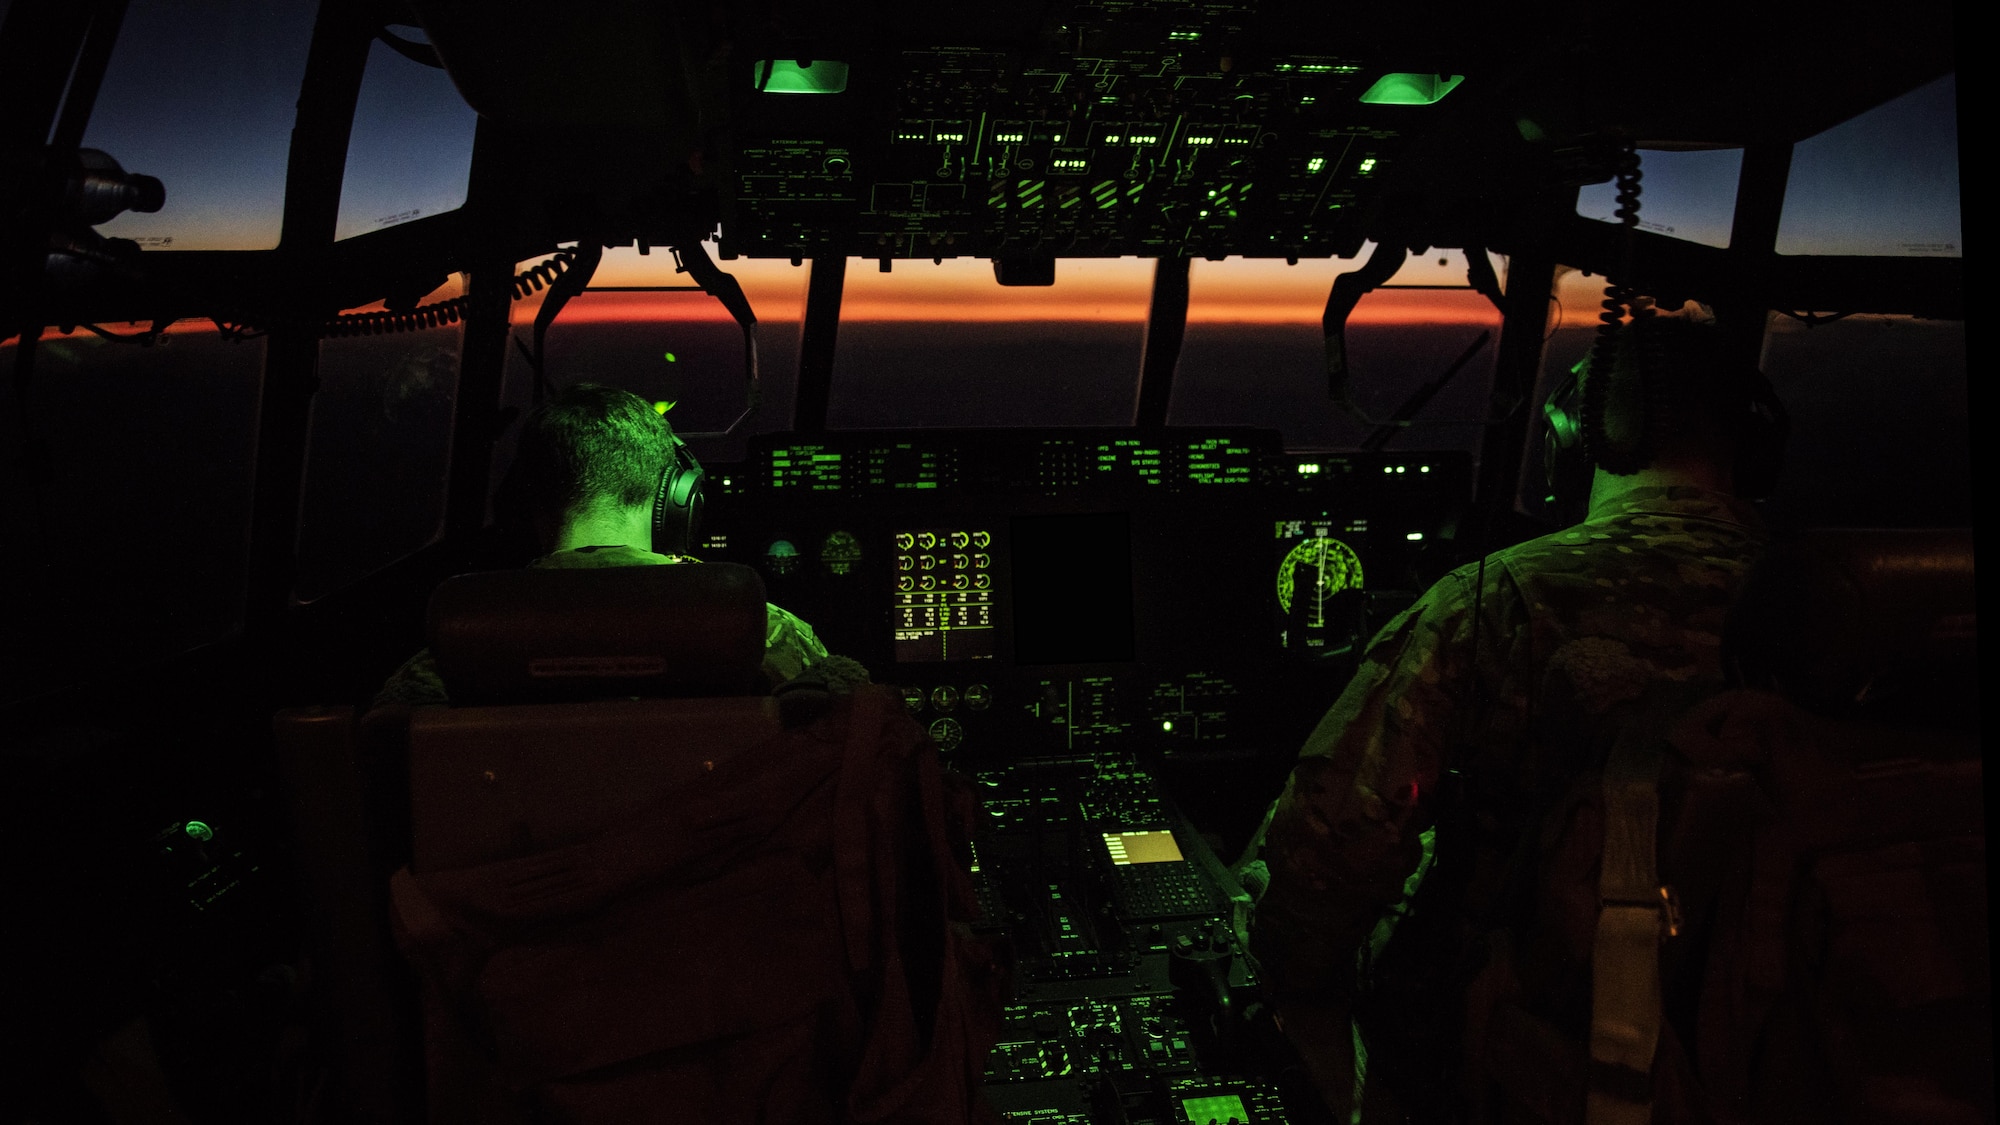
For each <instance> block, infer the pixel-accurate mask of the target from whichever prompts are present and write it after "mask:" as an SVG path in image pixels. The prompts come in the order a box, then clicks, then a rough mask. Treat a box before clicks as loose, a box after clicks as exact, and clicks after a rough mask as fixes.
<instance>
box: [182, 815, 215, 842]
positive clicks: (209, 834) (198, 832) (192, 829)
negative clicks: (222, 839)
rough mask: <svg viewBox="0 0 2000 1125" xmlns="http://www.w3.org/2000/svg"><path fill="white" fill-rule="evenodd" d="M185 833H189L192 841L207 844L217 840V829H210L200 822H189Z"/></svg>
mask: <svg viewBox="0 0 2000 1125" xmlns="http://www.w3.org/2000/svg"><path fill="white" fill-rule="evenodd" d="M184 831H186V832H187V834H188V838H189V839H191V840H200V841H201V842H203V843H207V842H208V841H210V840H213V839H215V829H213V828H210V827H209V826H208V825H206V824H203V823H202V822H201V821H199V820H190V821H188V822H187V827H186V828H185V829H184Z"/></svg>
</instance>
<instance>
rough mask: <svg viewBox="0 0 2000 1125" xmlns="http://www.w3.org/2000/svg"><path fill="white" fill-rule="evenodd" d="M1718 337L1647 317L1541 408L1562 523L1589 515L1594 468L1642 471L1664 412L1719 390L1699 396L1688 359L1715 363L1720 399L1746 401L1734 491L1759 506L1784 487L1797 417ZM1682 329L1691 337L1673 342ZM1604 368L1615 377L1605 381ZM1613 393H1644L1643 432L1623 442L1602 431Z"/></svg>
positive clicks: (1736, 442)
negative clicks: (1782, 473)
mask: <svg viewBox="0 0 2000 1125" xmlns="http://www.w3.org/2000/svg"><path fill="white" fill-rule="evenodd" d="M1714 331H1715V329H1713V328H1712V327H1705V326H1702V325H1701V323H1700V321H1699V320H1698V319H1695V318H1692V317H1682V316H1659V317H1651V316H1647V317H1641V318H1640V319H1637V320H1634V321H1633V322H1632V323H1631V324H1629V325H1626V326H1625V327H1624V328H1623V329H1620V330H1618V331H1616V332H1615V333H1612V334H1609V339H1601V340H1600V341H1599V344H1598V346H1597V347H1594V348H1593V349H1592V353H1591V355H1589V356H1586V357H1585V358H1583V359H1581V360H1579V361H1577V363H1576V365H1575V366H1573V367H1571V368H1570V374H1569V378H1567V379H1565V380H1564V381H1563V383H1562V385H1561V386H1559V387H1557V388H1556V390H1555V391H1554V392H1553V393H1551V394H1550V395H1549V398H1548V401H1547V402H1546V403H1545V404H1544V405H1543V406H1542V416H1543V419H1544V421H1545V422H1546V426H1545V428H1544V430H1543V462H1542V464H1543V468H1544V470H1545V472H1546V474H1547V480H1548V487H1549V496H1550V498H1551V500H1553V501H1554V503H1555V506H1556V509H1557V512H1558V514H1560V515H1561V516H1562V517H1563V518H1564V522H1574V521H1575V520H1576V519H1579V518H1581V516H1582V512H1583V508H1584V506H1585V505H1586V504H1587V503H1588V501H1589V496H1590V480H1591V470H1592V469H1593V468H1596V467H1598V466H1603V467H1604V468H1605V469H1607V470H1608V471H1610V472H1613V473H1619V474H1629V473H1632V472H1636V471H1638V470H1639V469H1640V468H1641V467H1643V466H1644V465H1645V464H1646V463H1647V462H1648V460H1649V459H1650V458H1651V456H1652V447H1653V441H1654V438H1655V437H1656V435H1657V432H1658V429H1659V427H1660V425H1661V424H1662V419H1663V418H1664V417H1665V416H1667V415H1669V414H1671V413H1674V412H1678V411H1680V410H1683V409H1687V408H1688V406H1689V405H1691V404H1690V402H1689V396H1691V395H1693V394H1697V393H1704V394H1705V393H1717V392H1715V391H1714V390H1712V389H1711V390H1697V389H1696V388H1694V387H1692V386H1691V385H1690V381H1689V380H1688V377H1687V374H1686V371H1685V370H1676V367H1679V366H1682V365H1686V364H1689V363H1697V364H1699V363H1707V364H1711V365H1714V370H1713V371H1712V373H1711V374H1712V377H1713V378H1716V379H1718V380H1722V381H1723V384H1722V385H1723V386H1724V387H1725V388H1726V389H1725V390H1724V391H1723V392H1721V393H1726V394H1728V395H1729V396H1730V397H1732V398H1736V399H1737V400H1738V401H1739V403H1740V406H1739V408H1738V409H1735V410H1733V411H1730V412H1729V414H1730V417H1731V418H1732V422H1731V425H1732V428H1733V430H1734V433H1733V434H1731V435H1730V436H1731V439H1732V445H1733V448H1734V453H1735V462H1736V470H1735V481H1734V483H1735V491H1736V495H1738V496H1739V497H1742V498H1744V499H1746V500H1761V499H1764V498H1766V497H1768V496H1770V495H1771V493H1772V492H1773V491H1774V490H1775V489H1776V487H1777V483H1778V471H1779V468H1780V467H1781V466H1782V464H1783V462H1784V451H1785V443H1786V440H1787V438H1788V437H1789V436H1790V433H1791V422H1790V418H1789V416H1788V415H1787V414H1786V412H1785V407H1784V404H1783V403H1782V402H1780V401H1779V399H1778V396H1777V393H1776V392H1775V391H1774V390H1773V389H1772V388H1771V382H1770V380H1769V379H1767V378H1765V376H1764V374H1763V372H1761V371H1758V370H1757V369H1755V368H1753V367H1745V366H1743V365H1742V364H1740V363H1733V362H1730V361H1728V360H1727V359H1726V358H1725V357H1724V356H1723V355H1722V354H1721V352H1720V349H1719V348H1717V347H1714V346H1713V343H1714V341H1715V340H1716V338H1715V337H1713V336H1712V335H1708V334H1710V333H1713V332H1714ZM1675 333H1679V334H1686V338H1685V339H1683V340H1680V341H1674V340H1671V339H1668V338H1665V337H1667V336H1668V335H1669V334H1675ZM1697 341H1706V346H1695V345H1696V342H1697ZM1677 344H1678V346H1676V345H1677ZM1675 353H1678V354H1675ZM1599 368H1602V369H1603V370H1605V371H1608V372H1609V373H1610V378H1609V379H1599V378H1597V377H1596V376H1595V372H1596V371H1597V370H1598V369H1599ZM1614 393H1618V394H1623V395H1633V396H1637V401H1638V403H1639V405H1640V406H1641V409H1640V410H1638V411H1637V412H1636V413H1637V415H1638V416H1639V418H1640V422H1639V426H1638V429H1637V432H1636V433H1633V434H1629V435H1625V436H1624V440H1623V441H1614V440H1612V437H1611V435H1610V434H1609V433H1607V428H1606V427H1605V425H1604V406H1605V402H1606V400H1607V399H1608V398H1610V397H1611V395H1612V394H1614Z"/></svg>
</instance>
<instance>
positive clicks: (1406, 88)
mask: <svg viewBox="0 0 2000 1125" xmlns="http://www.w3.org/2000/svg"><path fill="white" fill-rule="evenodd" d="M1463 81H1465V75H1463V74H1451V75H1445V74H1406V73H1400V72H1398V73H1394V74H1385V75H1383V76H1382V77H1380V78H1378V79H1376V80H1375V84H1374V85H1373V86H1370V87H1368V92H1367V93H1365V94H1363V95H1361V100H1362V101H1364V102H1366V103H1368V104H1369V105H1434V104H1436V103H1437V102H1438V101H1440V100H1442V99H1443V98H1444V96H1445V95H1446V94H1449V93H1451V92H1452V91H1453V90H1456V89H1458V84H1459V83H1460V82H1463Z"/></svg>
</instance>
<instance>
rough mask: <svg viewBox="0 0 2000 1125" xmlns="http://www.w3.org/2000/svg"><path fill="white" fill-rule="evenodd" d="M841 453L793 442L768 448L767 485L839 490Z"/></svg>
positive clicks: (823, 447)
mask: <svg viewBox="0 0 2000 1125" xmlns="http://www.w3.org/2000/svg"><path fill="white" fill-rule="evenodd" d="M842 460H843V459H842V457H841V455H840V453H839V452H838V451H836V450H831V449H828V448H827V447H825V446H823V445H793V446H788V447H786V448H784V449H774V450H772V451H771V487H772V488H804V489H808V490H810V491H813V492H838V491H840V481H841V464H842Z"/></svg>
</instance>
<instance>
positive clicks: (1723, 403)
mask: <svg viewBox="0 0 2000 1125" xmlns="http://www.w3.org/2000/svg"><path fill="white" fill-rule="evenodd" d="M1610 343H1611V349H1610V353H1609V354H1610V356H1611V358H1612V368H1611V370H1612V377H1611V378H1610V379H1609V380H1608V381H1607V382H1606V383H1605V384H1603V385H1601V386H1600V387H1598V388H1591V387H1590V386H1589V383H1590V381H1591V380H1594V379H1596V378H1597V377H1598V375H1597V372H1596V370H1595V366H1596V361H1595V357H1593V362H1592V370H1591V371H1590V372H1588V373H1587V374H1586V375H1585V390H1586V397H1588V396H1589V395H1590V394H1593V393H1594V394H1598V395H1601V396H1602V397H1601V399H1599V400H1598V401H1599V402H1601V404H1602V415H1601V418H1600V419H1599V421H1598V428H1599V432H1598V434H1597V435H1596V436H1597V438H1598V441H1599V442H1600V443H1601V445H1602V446H1604V447H1606V448H1604V449H1602V450H1593V451H1592V453H1593V456H1594V457H1595V458H1596V459H1597V460H1598V462H1599V463H1600V464H1604V465H1606V467H1608V468H1609V467H1612V466H1614V465H1616V463H1617V462H1618V461H1619V460H1620V458H1619V456H1618V455H1617V454H1618V453H1620V452H1624V453H1627V454H1628V455H1636V456H1637V458H1638V462H1639V463H1644V462H1645V461H1647V460H1650V459H1651V458H1653V457H1655V456H1657V455H1660V454H1663V453H1676V452H1684V451H1688V450H1694V449H1719V450H1727V451H1730V452H1731V453H1736V452H1740V451H1741V450H1742V447H1743V445H1744V443H1745V442H1746V441H1747V440H1749V439H1750V433H1749V431H1748V429H1747V425H1746V424H1747V423H1748V422H1749V420H1750V418H1751V414H1752V404H1753V403H1754V402H1756V401H1757V400H1758V398H1759V396H1760V395H1768V394H1769V384H1768V383H1767V382H1766V381H1765V380H1764V377H1763V375H1762V374H1760V373H1759V372H1758V371H1757V370H1756V369H1755V368H1754V367H1752V366H1750V365H1748V364H1746V363H1744V362H1743V360H1741V359H1740V358H1737V357H1734V356H1732V355H1731V354H1730V351H1729V348H1728V344H1727V341H1726V340H1725V339H1724V337H1723V334H1722V332H1721V330H1720V329H1718V328H1717V327H1716V326H1715V325H1714V324H1713V323H1712V322H1707V321H1703V320H1700V319H1695V318H1689V317H1682V316H1651V317H1644V318H1641V319H1637V320H1634V321H1632V322H1631V323H1628V324H1626V325H1625V326H1624V327H1622V328H1621V329H1619V330H1618V332H1617V333H1616V335H1615V336H1614V337H1613V338H1612V340H1611V341H1610ZM1586 409H1590V408H1589V407H1588V406H1586ZM1606 453H1610V454H1612V455H1611V456H1608V457H1607V456H1604V454H1606ZM1632 467H1637V465H1636V464H1634V465H1633V466H1632ZM1614 471H1619V470H1618V469H1615V468H1614Z"/></svg>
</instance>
